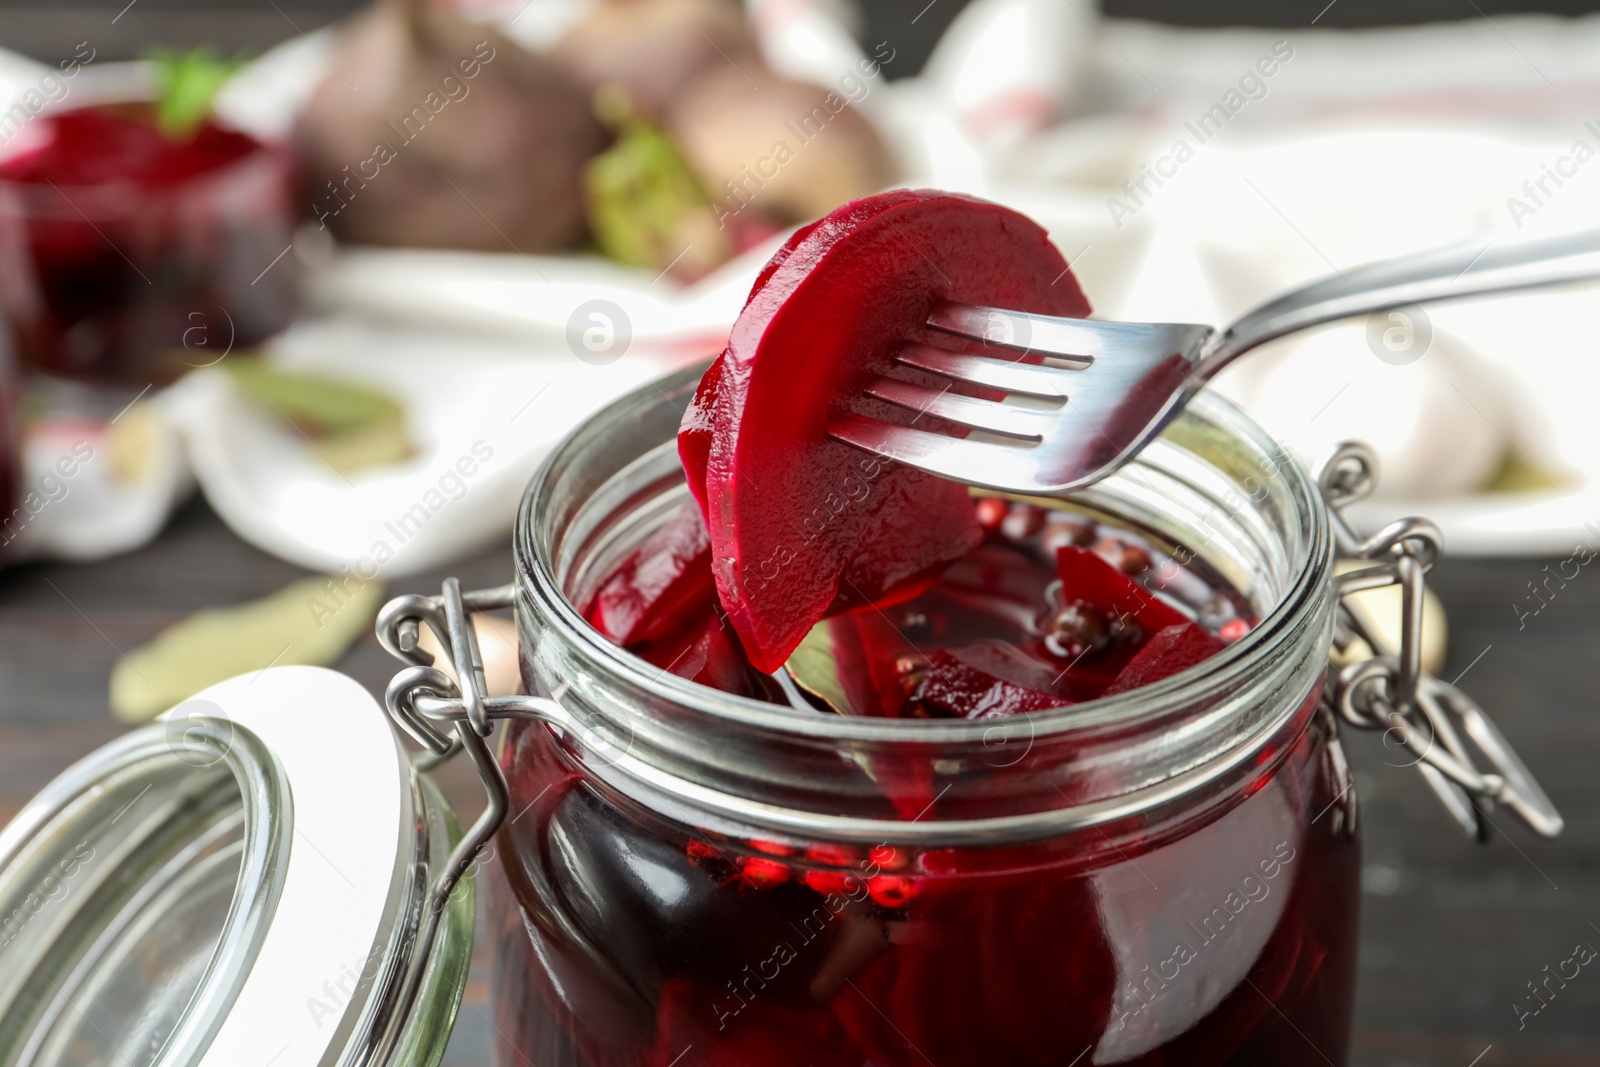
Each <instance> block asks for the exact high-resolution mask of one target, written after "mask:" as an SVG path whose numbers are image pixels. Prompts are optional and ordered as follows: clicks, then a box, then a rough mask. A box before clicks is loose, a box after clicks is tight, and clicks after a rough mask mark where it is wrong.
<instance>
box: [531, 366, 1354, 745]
mask: <svg viewBox="0 0 1600 1067" xmlns="http://www.w3.org/2000/svg"><path fill="white" fill-rule="evenodd" d="M707 365H708V364H698V365H696V366H694V367H690V368H688V369H686V370H683V371H679V372H677V373H675V374H673V375H671V376H669V377H668V378H666V379H663V380H660V381H657V382H653V383H650V384H647V385H646V386H644V387H643V388H640V389H638V390H635V391H634V392H632V393H630V394H628V395H627V396H624V397H623V398H621V399H620V400H618V401H616V402H614V403H613V404H612V405H611V406H610V407H608V408H606V409H603V410H602V411H601V413H599V414H598V415H596V416H595V417H593V418H591V419H590V420H589V421H588V422H586V423H585V424H584V425H582V426H579V427H578V428H577V429H576V430H574V431H573V432H571V433H569V434H568V435H567V437H566V438H564V439H563V440H562V441H561V442H560V443H559V444H557V446H556V447H555V448H554V449H553V450H552V452H551V453H550V455H549V456H548V457H547V458H546V459H545V461H544V463H543V464H542V465H541V466H540V468H539V470H538V471H537V472H536V473H535V474H534V476H533V478H532V479H531V480H530V481H529V483H528V488H527V490H526V491H525V492H524V494H523V498H522V503H521V506H520V507H519V509H518V514H517V519H516V528H515V532H514V535H513V547H514V551H515V556H516V569H517V589H518V594H517V595H518V606H519V608H522V609H523V610H527V609H529V608H532V607H533V603H532V601H533V600H534V599H535V598H537V601H538V606H539V608H540V609H541V611H540V617H541V618H542V619H545V620H555V621H557V622H559V623H560V624H561V626H562V627H563V633H562V636H563V637H565V638H567V639H575V640H576V641H577V642H579V643H581V645H582V646H583V647H584V648H585V650H586V651H588V652H589V653H591V654H592V655H594V656H596V657H597V658H601V659H605V660H607V661H608V664H609V666H611V667H613V668H615V669H616V670H617V671H618V672H619V674H621V675H622V676H623V678H624V679H625V680H626V681H627V682H628V683H631V684H632V685H634V686H637V687H638V688H640V689H641V690H643V691H645V692H647V693H649V694H651V695H654V696H657V697H659V698H660V699H662V700H666V701H670V702H672V703H674V704H676V705H679V706H681V707H686V708H690V709H692V710H693V711H695V712H697V713H701V714H706V715H709V716H711V717H713V718H715V719H720V720H724V721H728V722H732V723H736V724H738V725H740V726H744V727H754V728H756V729H759V730H762V731H764V732H768V733H771V734H773V735H775V736H790V737H795V738H805V739H811V740H821V741H840V742H851V741H857V742H862V741H864V742H911V743H921V744H946V743H961V742H967V743H972V742H978V743H982V742H984V741H985V740H986V739H992V738H993V737H995V735H996V731H1005V732H1008V733H1009V732H1015V731H1017V730H1018V729H1019V728H1025V732H1026V733H1027V735H1028V737H1029V738H1033V739H1036V738H1039V737H1048V736H1054V735H1060V734H1064V733H1069V732H1073V731H1078V730H1082V729H1085V728H1091V727H1105V726H1118V725H1129V724H1133V723H1136V722H1138V721H1139V720H1141V719H1143V718H1145V717H1147V716H1149V715H1150V714H1152V712H1153V711H1159V710H1160V709H1163V708H1166V707H1169V706H1171V705H1177V704H1182V703H1185V702H1187V701H1192V700H1193V699H1195V698H1197V697H1200V696H1202V695H1204V694H1205V693H1206V692H1208V691H1210V690H1213V689H1215V687H1216V686H1217V685H1218V684H1219V683H1226V682H1227V681H1228V680H1230V679H1231V678H1233V677H1235V676H1236V675H1237V674H1238V673H1239V672H1240V671H1241V670H1243V669H1248V667H1249V665H1250V664H1251V663H1252V662H1253V661H1255V660H1257V659H1259V657H1260V656H1261V655H1263V653H1264V652H1265V650H1266V649H1268V648H1269V647H1270V646H1272V645H1273V644H1274V643H1275V642H1279V641H1282V640H1283V639H1284V638H1285V637H1286V636H1287V635H1289V634H1290V633H1291V632H1293V631H1294V630H1296V629H1297V628H1301V627H1303V626H1304V625H1305V624H1306V622H1307V620H1308V617H1309V616H1310V615H1312V614H1313V613H1315V612H1316V611H1317V610H1318V609H1319V606H1320V605H1322V604H1324V603H1325V602H1326V600H1327V595H1328V583H1329V577H1330V575H1331V573H1332V567H1333V537H1332V530H1331V526H1330V523H1329V519H1328V514H1327V509H1326V507H1325V505H1324V502H1323V499H1322V496H1321V494H1320V492H1319V491H1318V488H1317V485H1316V483H1315V482H1314V481H1313V480H1312V478H1311V476H1310V475H1309V474H1308V473H1307V472H1306V471H1305V470H1304V468H1303V467H1302V466H1301V465H1300V464H1299V462H1298V461H1296V460H1295V459H1294V458H1293V457H1292V455H1290V454H1289V453H1288V452H1287V451H1286V450H1285V449H1284V448H1283V447H1282V446H1281V445H1279V444H1278V442H1276V441H1275V440H1274V439H1273V438H1272V437H1271V436H1270V435H1269V434H1267V432H1266V431H1265V430H1264V429H1263V428H1262V427H1261V426H1260V425H1259V424H1257V423H1256V422H1255V421H1254V420H1253V419H1251V418H1250V417H1249V416H1248V415H1246V414H1245V412H1244V411H1243V410H1242V409H1240V408H1239V407H1238V406H1237V405H1235V404H1234V403H1232V402H1231V401H1229V400H1227V399H1225V398H1223V397H1221V396H1219V395H1217V394H1214V393H1201V394H1199V395H1198V396H1196V397H1195V399H1194V400H1193V402H1192V403H1191V404H1190V405H1189V410H1190V411H1192V412H1194V413H1195V414H1196V415H1202V416H1204V417H1205V418H1206V419H1208V420H1209V421H1211V422H1213V423H1216V424H1218V425H1220V426H1221V427H1223V428H1224V429H1226V430H1227V431H1230V432H1232V433H1233V434H1235V435H1236V436H1238V437H1240V438H1242V439H1244V440H1245V441H1247V442H1248V443H1250V444H1252V445H1254V446H1255V447H1257V448H1258V449H1260V450H1261V451H1262V452H1263V453H1264V454H1266V455H1270V456H1273V457H1275V458H1276V460H1277V468H1278V471H1279V472H1280V473H1281V474H1283V475H1284V476H1285V482H1286V485H1287V487H1288V489H1289V491H1290V493H1291V495H1292V498H1293V500H1294V503H1295V504H1296V505H1297V507H1298V509H1299V510H1300V512H1301V513H1302V514H1303V515H1305V516H1306V517H1307V518H1308V520H1309V528H1308V530H1307V531H1306V532H1307V533H1308V535H1309V541H1310V544H1309V545H1307V546H1306V552H1305V558H1304V560H1303V562H1302V563H1301V565H1300V566H1299V568H1298V571H1297V573H1296V574H1295V575H1294V577H1293V580H1292V582H1291V583H1290V584H1289V587H1288V588H1287V589H1286V590H1285V591H1284V593H1283V594H1282V595H1280V596H1279V597H1278V598H1277V601H1276V602H1275V603H1274V604H1273V605H1272V606H1271V608H1270V609H1269V610H1268V611H1267V612H1266V613H1264V614H1263V615H1262V616H1261V618H1260V621H1259V622H1258V623H1257V625H1255V626H1254V627H1253V628H1252V629H1251V631H1250V632H1249V633H1248V634H1246V635H1244V636H1243V637H1241V638H1240V639H1238V640H1237V641H1234V642H1232V643H1231V644H1229V646H1228V647H1227V648H1225V649H1223V650H1221V651H1219V652H1218V653H1217V654H1216V655H1214V656H1211V657H1209V658H1207V659H1206V660H1204V661H1202V662H1201V663H1199V664H1197V665H1195V666H1193V667H1190V668H1188V669H1187V670H1184V671H1181V672H1179V673H1178V674H1175V675H1173V676H1171V677H1169V678H1166V679H1163V680H1162V681H1159V682H1156V683H1153V684H1151V685H1147V686H1142V687H1140V688H1138V689H1133V690H1129V691H1127V692H1124V693H1118V694H1114V695H1112V696H1108V697H1100V698H1097V699H1094V700H1088V701H1083V702H1080V703H1076V704H1070V705H1066V706H1063V707H1061V708H1057V709H1052V710H1048V711H1040V712H1032V713H1029V714H1027V715H1021V716H1012V717H1010V718H1008V719H1002V720H993V719H991V720H964V719H914V720H902V719H880V718H873V717H866V716H845V715H808V714H806V713H803V712H800V711H798V710H796V709H793V708H786V707H784V706H782V705H777V704H772V703H769V702H767V701H762V700H758V699H755V698H753V697H744V696H739V695H737V694H732V693H727V692H723V691H722V690H718V689H713V688H711V687H708V686H704V685H700V684H699V683H696V682H693V681H691V680H689V679H687V678H682V677H679V676H678V675H675V674H672V673H671V672H669V671H664V670H662V669H661V668H659V667H656V666H655V665H653V664H651V663H649V662H647V661H646V660H644V659H642V658H640V657H638V656H636V655H634V654H633V653H631V652H628V651H626V650H625V649H623V648H621V647H619V646H617V645H615V644H613V643H612V642H611V641H610V640H608V639H607V638H606V637H605V636H604V635H603V634H601V633H600V632H599V631H598V630H597V629H595V628H594V627H593V626H592V625H591V624H590V623H589V622H588V620H586V619H585V618H584V617H583V615H582V614H581V613H580V612H579V610H578V607H577V606H576V605H575V604H573V603H572V601H571V600H570V599H569V598H568V596H567V594H566V592H565V590H564V589H563V588H562V585H561V582H560V580H559V578H558V576H557V575H556V573H555V571H554V569H553V568H552V566H551V558H550V548H551V545H550V542H549V540H548V538H543V537H541V536H539V532H540V531H539V523H538V517H539V513H540V510H541V503H542V502H543V500H544V498H545V497H546V496H547V495H548V493H549V488H550V485H551V483H552V482H553V480H555V479H556V478H558V477H560V476H561V475H562V473H563V472H564V470H565V469H566V468H567V467H568V466H569V465H570V463H571V461H572V459H573V457H574V455H575V454H579V453H582V452H583V451H584V450H586V449H589V448H592V447H596V446H597V445H598V444H599V443H600V441H602V440H603V439H604V437H605V435H606V433H607V430H608V427H610V426H611V425H612V424H613V423H614V422H616V421H619V420H621V419H623V418H626V417H628V413H629V412H630V410H631V409H634V408H636V407H638V406H640V405H641V404H646V403H651V402H655V401H658V400H660V399H661V398H662V397H664V396H666V395H667V394H668V393H671V392H674V391H675V389H677V388H681V387H682V386H683V383H684V382H685V381H687V382H688V383H689V385H690V387H691V388H692V387H693V384H694V383H695V382H697V381H698V379H699V377H700V375H701V373H702V372H703V370H704V368H705V366H707ZM1163 436H1164V435H1163ZM641 458H642V457H641ZM1140 462H1141V459H1139V458H1136V459H1135V460H1134V461H1133V463H1132V464H1130V466H1134V465H1137V464H1139V463H1140ZM1074 496H1077V494H1074Z"/></svg>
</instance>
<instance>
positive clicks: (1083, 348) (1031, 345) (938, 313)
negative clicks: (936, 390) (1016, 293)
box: [928, 304, 1147, 362]
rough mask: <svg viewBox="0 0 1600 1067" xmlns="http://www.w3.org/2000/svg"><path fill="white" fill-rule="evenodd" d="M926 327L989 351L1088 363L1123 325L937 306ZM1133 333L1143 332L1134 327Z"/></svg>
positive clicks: (960, 306) (990, 309) (998, 309)
mask: <svg viewBox="0 0 1600 1067" xmlns="http://www.w3.org/2000/svg"><path fill="white" fill-rule="evenodd" d="M928 325H929V326H931V327H933V328H934V329H935V330H938V331H940V332H941V333H948V334H954V335H955V336H957V337H963V338H965V339H967V340H969V341H977V342H979V343H980V344H984V345H987V346H989V347H991V348H993V347H1000V348H1009V349H1012V350H1013V351H1017V352H1038V353H1041V354H1043V355H1050V356H1058V357H1060V358H1062V359H1071V360H1077V361H1084V362H1087V361H1091V360H1093V359H1095V358H1096V357H1098V356H1100V355H1101V354H1102V352H1103V351H1104V348H1105V342H1106V341H1107V340H1108V339H1109V338H1112V337H1115V336H1116V335H1117V334H1118V333H1120V332H1126V331H1119V330H1118V329H1117V328H1118V327H1123V326H1125V324H1123V323H1115V322H1097V321H1093V320H1090V319H1066V318H1060V317H1057V316H1053V315H1031V314H1029V313H1027V312H1024V311H1007V310H1005V309H1003V308H990V307H972V306H970V305H968V304H940V305H939V306H938V307H936V308H934V309H933V312H932V313H931V314H929V316H928ZM1134 329H1136V330H1143V329H1147V327H1145V326H1144V325H1143V324H1136V325H1135V326H1134Z"/></svg>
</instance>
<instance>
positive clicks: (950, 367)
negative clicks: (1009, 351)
mask: <svg viewBox="0 0 1600 1067" xmlns="http://www.w3.org/2000/svg"><path fill="white" fill-rule="evenodd" d="M899 359H900V362H901V363H904V364H905V365H906V366H908V367H916V368H917V369H918V370H926V371H932V372H933V373H935V374H942V375H944V376H945V377H946V378H952V379H954V380H956V381H958V382H971V383H972V384H974V385H984V386H988V387H989V388H991V389H999V390H1002V391H1004V392H1007V393H1021V394H1023V395H1024V396H1036V397H1040V398H1042V399H1046V400H1063V399H1065V398H1066V394H1065V393H1064V392H1063V391H1062V388H1061V384H1062V383H1061V378H1062V375H1063V374H1065V373H1066V372H1065V371H1063V370H1060V369H1059V368H1056V367H1046V366H1043V365H1040V364H1037V363H1019V362H1016V361H1014V360H1008V359H1005V358H994V357H990V356H964V355H962V354H960V353H959V352H950V351H947V350H946V349H943V348H934V347H932V346H931V345H915V344H911V345H906V346H905V347H904V348H902V349H901V350H900V356H899Z"/></svg>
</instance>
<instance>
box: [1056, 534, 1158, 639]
mask: <svg viewBox="0 0 1600 1067" xmlns="http://www.w3.org/2000/svg"><path fill="white" fill-rule="evenodd" d="M1056 569H1057V571H1058V572H1059V573H1060V575H1061V599H1062V602H1063V603H1071V602H1072V601H1074V600H1082V601H1085V602H1086V603H1088V604H1089V605H1091V606H1093V607H1095V608H1098V609H1099V610H1101V611H1103V612H1104V613H1105V614H1106V615H1107V616H1109V617H1111V618H1117V617H1120V616H1127V617H1128V618H1130V619H1132V620H1133V621H1134V622H1136V623H1138V624H1139V628H1140V629H1141V630H1142V631H1144V633H1145V634H1147V635H1149V634H1155V633H1158V632H1160V631H1161V630H1164V629H1166V628H1167V627H1169V626H1177V625H1178V624H1180V623H1184V622H1188V621H1189V620H1188V619H1186V618H1184V616H1183V613H1182V612H1180V611H1179V610H1178V609H1177V608H1174V607H1172V606H1171V605H1169V604H1167V603H1166V602H1165V601H1163V600H1162V599H1161V598H1160V597H1158V596H1156V595H1155V594H1154V593H1152V592H1150V590H1148V589H1146V588H1145V587H1144V586H1142V585H1140V584H1139V583H1138V582H1136V581H1134V580H1133V579H1131V578H1129V577H1128V576H1127V575H1126V574H1124V573H1122V571H1120V570H1118V569H1117V568H1115V567H1113V566H1112V565H1111V564H1109V563H1107V562H1106V561H1105V560H1103V559H1101V558H1100V557H1099V556H1097V555H1095V554H1094V553H1093V552H1090V551H1088V550H1087V549H1083V548H1079V547H1077V546H1076V545H1064V546H1062V547H1061V548H1058V549H1056Z"/></svg>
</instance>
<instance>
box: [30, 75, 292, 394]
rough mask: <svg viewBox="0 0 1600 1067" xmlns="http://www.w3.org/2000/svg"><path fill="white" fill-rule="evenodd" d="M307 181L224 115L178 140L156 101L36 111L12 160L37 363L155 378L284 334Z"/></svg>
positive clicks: (120, 377)
mask: <svg viewBox="0 0 1600 1067" xmlns="http://www.w3.org/2000/svg"><path fill="white" fill-rule="evenodd" d="M293 177H294V176H293V168H292V163H291V161H290V160H289V158H288V156H287V154H286V153H285V152H284V151H283V150H281V149H280V148H275V147H272V146H268V145H264V144H262V143H261V142H259V141H257V140H256V139H255V138H253V137H250V136H247V135H246V134H243V133H240V132H238V131H234V130H228V129H224V128H222V127H219V126H217V125H215V124H213V123H210V122H207V123H204V124H202V125H201V126H200V128H199V129H198V130H196V131H195V132H194V134H193V135H192V136H190V137H186V138H179V139H169V138H168V137H166V136H164V135H163V134H162V133H161V132H160V131H159V130H158V129H157V128H156V125H155V120H154V116H153V113H152V111H151V108H150V107H149V106H148V105H145V104H126V105H106V106H95V107H86V108H78V109H74V110H68V111H62V112H60V113H58V114H48V113H47V114H44V115H41V116H39V117H38V118H36V119H34V120H33V121H32V123H31V124H30V125H29V126H28V127H26V128H25V130H24V131H23V133H22V135H21V136H19V137H18V138H17V139H16V140H15V142H14V143H13V145H12V146H11V148H10V149H9V150H8V152H7V154H6V157H5V159H4V160H3V162H0V231H3V232H4V234H6V239H7V240H10V241H14V242H17V244H18V245H19V247H15V249H14V251H15V254H16V255H17V258H18V264H17V265H18V266H19V267H21V268H23V272H22V275H21V276H20V277H18V278H17V279H15V283H14V284H13V285H11V286H7V287H3V288H0V294H3V297H0V298H3V299H4V301H5V303H6V305H7V308H6V309H7V312H8V314H9V315H10V317H11V319H12V321H13V322H14V324H15V325H16V327H17V332H18V335H19V341H20V344H21V349H22V355H23V357H24V359H25V360H27V361H28V362H30V363H32V364H34V365H35V366H38V367H39V368H41V369H43V370H47V371H50V372H52V373H55V374H60V375H65V376H71V377H82V378H93V379H99V380H109V381H121V382H126V383H129V384H137V385H140V386H143V385H148V384H149V383H150V382H151V381H152V380H154V381H158V382H159V381H165V380H168V379H170V378H173V377H176V376H177V375H178V374H180V373H182V372H183V371H185V370H187V369H188V368H189V367H192V366H198V365H204V364H206V363H210V362H212V361H214V360H215V359H217V358H220V357H221V356H222V354H223V353H224V352H225V351H226V350H228V348H229V346H230V345H231V346H232V347H233V348H235V349H237V348H240V347H244V346H246V345H251V344H255V343H257V342H259V341H262V340H264V339H265V338H266V337H268V336H270V335H271V334H273V333H275V332H277V331H278V330H280V329H282V328H283V327H284V326H286V325H287V324H288V322H289V319H290V318H291V317H292V315H293V311H294V304H293V292H294V271H295V264H294V262H293V259H294V257H292V256H289V257H286V259H288V260H289V262H287V263H285V262H282V261H280V262H277V263H276V264H274V263H273V258H274V257H275V256H277V255H278V254H279V253H281V252H283V251H284V250H285V249H286V248H287V247H288V245H289V241H290V237H291V231H292V229H293V221H294V217H295V211H294V207H293V204H292V203H291V199H290V190H291V188H292V186H293ZM269 265H272V269H271V270H270V271H269V270H267V268H268V266H269Z"/></svg>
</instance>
